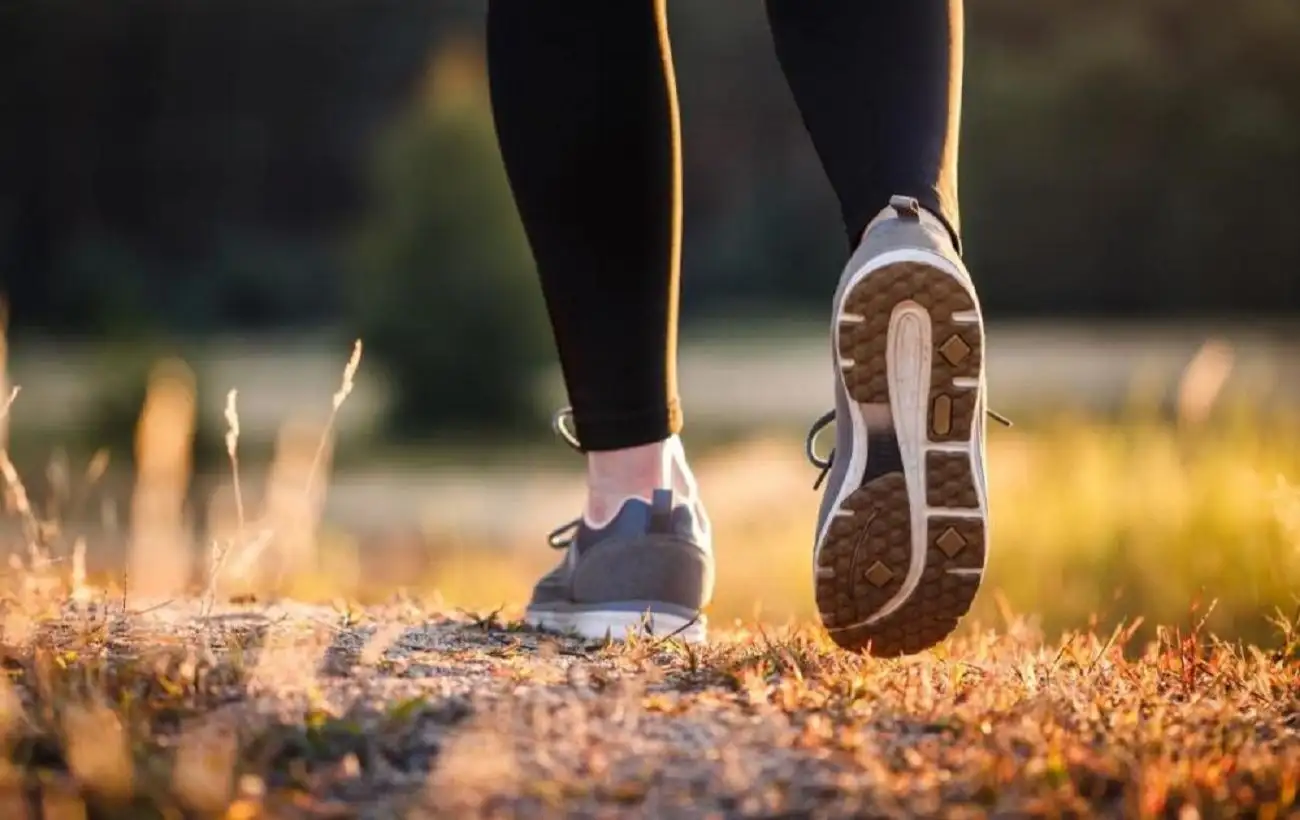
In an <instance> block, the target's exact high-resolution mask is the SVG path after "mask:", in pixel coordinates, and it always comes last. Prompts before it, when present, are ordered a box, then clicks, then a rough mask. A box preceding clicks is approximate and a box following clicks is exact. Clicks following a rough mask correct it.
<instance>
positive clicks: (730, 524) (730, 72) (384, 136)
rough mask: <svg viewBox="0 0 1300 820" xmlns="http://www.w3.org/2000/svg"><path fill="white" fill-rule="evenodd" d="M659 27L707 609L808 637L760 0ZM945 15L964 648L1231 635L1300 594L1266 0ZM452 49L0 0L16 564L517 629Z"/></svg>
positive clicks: (454, 3)
mask: <svg viewBox="0 0 1300 820" xmlns="http://www.w3.org/2000/svg"><path fill="white" fill-rule="evenodd" d="M670 6H671V10H670V16H671V23H672V26H673V48H674V52H675V55H676V58H677V72H678V77H679V85H680V88H679V93H680V96H681V104H682V109H683V120H684V123H683V126H684V137H685V164H686V171H685V173H686V235H685V253H684V276H685V286H684V294H683V299H684V302H683V323H684V324H683V329H682V338H683V343H682V350H681V357H682V361H681V378H682V388H683V391H684V396H685V401H686V411H687V420H688V431H687V434H686V439H687V443H688V446H689V447H690V448H691V450H692V452H693V453H694V454H695V459H696V461H697V464H698V468H697V470H698V472H699V473H700V477H701V480H702V481H703V482H704V490H705V492H706V494H707V495H706V498H707V499H708V500H709V502H710V504H711V510H712V515H713V517H714V519H715V525H716V527H717V529H718V538H719V542H720V543H719V551H720V556H719V560H720V576H721V589H720V592H719V599H718V602H717V604H716V606H715V608H714V616H715V618H720V619H722V620H724V621H725V620H727V619H729V618H733V617H744V618H748V617H753V616H755V615H757V616H758V617H761V618H766V619H772V620H783V619H786V618H790V617H805V616H808V615H809V614H811V613H812V612H814V608H813V606H812V589H811V579H810V577H809V575H810V574H809V573H808V572H807V569H808V568H807V563H808V555H809V545H810V540H811V534H812V526H813V520H814V517H815V511H816V506H817V503H818V494H817V493H816V492H814V491H813V490H812V488H811V484H812V481H813V479H814V477H815V471H814V470H813V469H812V468H811V467H807V466H806V465H805V464H804V463H803V462H802V460H801V438H802V434H803V431H804V430H805V429H806V427H807V425H808V423H810V422H811V421H812V420H813V419H814V418H815V417H816V416H817V415H818V414H819V413H820V412H821V411H822V410H824V409H825V406H826V404H827V401H828V399H829V395H830V393H829V388H830V383H829V370H828V368H827V367H826V366H825V362H824V357H825V355H826V354H825V333H826V329H825V319H826V313H827V309H828V300H829V297H830V292H831V289H832V288H833V283H834V282H835V281H836V277H837V275H838V272H839V269H840V266H841V265H842V263H843V260H844V256H845V253H846V250H847V249H846V248H845V247H844V245H843V241H842V237H841V229H840V227H839V223H838V216H837V213H838V211H837V208H836V205H835V202H834V199H833V197H832V194H831V192H830V189H829V187H828V184H827V182H826V180H825V179H824V177H823V175H822V173H821V170H820V167H819V165H818V163H817V160H816V157H815V155H814V153H813V151H812V148H811V145H810V143H809V141H808V139H807V137H806V135H805V133H804V131H803V129H802V126H801V124H800V122H799V119H798V115H797V112H796V110H795V108H794V104H793V101H792V99H791V96H790V94H789V92H788V91H787V89H786V87H785V85H784V83H783V80H782V78H781V75H780V73H779V70H778V67H777V64H776V61H775V58H774V56H773V54H772V49H771V44H770V38H769V34H768V31H767V28H766V24H765V20H764V17H763V13H762V4H760V3H757V2H740V0H715V1H714V2H710V3H688V2H678V3H675V4H670ZM967 16H968V37H967V49H968V54H967V60H968V64H967V76H966V89H965V101H966V102H965V125H964V132H963V145H962V147H963V158H962V168H961V186H962V199H963V211H964V222H965V230H966V242H967V246H968V247H967V250H968V261H969V263H970V266H971V268H972V269H973V270H974V272H975V275H976V278H977V280H978V281H979V283H980V287H981V297H982V301H983V304H984V310H985V314H986V317H987V319H988V322H989V354H988V355H989V362H990V364H989V376H990V383H991V390H992V402H993V405H994V407H995V408H996V409H999V410H1001V411H1002V412H1003V413H1006V414H1009V415H1011V416H1012V417H1013V418H1015V419H1016V421H1017V422H1018V424H1017V426H1016V427H1015V428H1014V429H1011V430H995V431H993V434H992V435H993V438H992V441H991V444H990V458H991V463H992V478H991V481H992V484H993V487H992V496H993V497H992V505H993V517H994V522H993V527H994V535H993V545H994V553H993V558H992V565H991V570H990V571H991V584H990V585H989V589H988V591H987V594H983V595H982V598H981V601H980V603H979V604H978V607H979V609H980V615H981V618H982V619H983V622H984V623H986V624H988V625H994V626H996V625H998V624H999V622H1000V621H999V619H1000V618H1003V617H1005V616H1006V614H1007V612H1008V611H1010V612H1016V613H1021V614H1027V615H1030V616H1033V617H1034V618H1036V619H1037V620H1039V621H1040V622H1041V623H1042V624H1043V626H1044V627H1045V628H1047V629H1049V630H1051V631H1054V632H1055V631H1059V630H1061V629H1069V628H1078V627H1084V626H1087V625H1088V623H1089V621H1090V620H1097V621H1099V622H1105V623H1117V622H1119V621H1121V620H1125V619H1127V620H1129V621H1132V620H1133V619H1134V618H1137V617H1144V618H1146V619H1148V621H1149V622H1150V623H1155V622H1157V621H1159V622H1161V623H1186V622H1194V621H1196V620H1199V619H1200V618H1201V617H1202V615H1203V614H1204V612H1205V611H1206V610H1207V609H1209V608H1210V602H1211V601H1213V600H1216V599H1217V601H1218V603H1217V606H1215V607H1214V609H1213V612H1212V613H1211V615H1210V621H1209V623H1210V624H1211V625H1212V626H1213V627H1214V628H1216V629H1218V630H1219V631H1220V632H1222V633H1224V634H1226V635H1234V636H1247V637H1252V638H1261V639H1267V637H1268V635H1269V634H1270V631H1271V627H1270V625H1269V624H1268V622H1267V618H1268V616H1270V615H1271V614H1273V613H1274V612H1275V610H1276V608H1278V607H1281V608H1284V609H1288V610H1294V609H1295V608H1296V607H1297V605H1298V602H1297V598H1296V590H1297V589H1298V588H1300V587H1298V583H1300V553H1298V550H1300V495H1297V493H1296V491H1295V490H1293V489H1292V485H1291V483H1290V482H1294V481H1300V426H1297V422H1298V421H1300V413H1297V412H1296V410H1297V404H1298V401H1300V358H1297V356H1295V355H1294V354H1295V353H1296V352H1297V341H1296V338H1295V336H1296V333H1295V331H1296V330H1297V329H1300V323H1298V321H1297V317H1298V316H1300V275H1298V274H1300V230H1297V226H1300V199H1298V198H1297V196H1296V194H1297V193H1298V192H1300V49H1296V48H1295V43H1296V42H1300V6H1298V5H1297V4H1296V3H1295V2H1294V0H1241V2H1238V3H1236V4H1234V6H1233V9H1232V13H1231V14H1225V13H1224V11H1223V8H1222V6H1220V5H1218V4H1211V3H1209V2H1206V1H1205V0H1199V1H1198V2H1189V1H1188V0H1149V2H1145V3H1139V4H1135V3H1125V2H1120V0H1087V1H1086V2H1085V0H1054V2H1050V3H1023V2H1014V0H979V2H974V3H970V4H969V7H968V8H967ZM483 17H484V12H483V4H482V3H481V2H468V1H466V2H461V1H460V0H431V1H430V2H424V3H413V2H405V1H403V2H398V0H365V2H361V0H333V2H328V3H321V2H305V1H304V0H281V2H277V3H271V4H267V3H253V2H248V0H211V1H210V2H203V3H198V2H178V0H136V2H131V3H113V4H104V3H92V2H89V1H88V0H61V2H57V3H47V2H35V0H10V2H6V3H4V4H0V277H3V279H2V282H3V292H4V297H5V304H6V312H5V322H6V340H7V341H6V347H5V349H4V351H3V353H4V358H5V378H6V379H7V380H8V383H9V384H11V385H17V386H21V393H20V394H19V395H18V397H17V398H16V399H15V401H14V403H13V404H12V407H11V409H10V411H9V413H8V415H7V418H6V419H5V425H6V426H7V428H8V429H7V436H6V439H5V441H6V446H7V448H8V449H7V452H8V455H9V460H6V462H5V464H9V463H10V460H11V462H12V465H13V467H14V469H13V470H9V469H6V470H5V472H6V483H7V487H8V500H9V508H10V513H11V516H10V518H9V522H8V526H9V530H8V531H9V533H10V537H9V539H8V541H9V543H10V544H11V546H12V547H13V549H14V552H15V555H20V554H22V555H26V554H27V547H26V546H25V544H27V543H28V542H32V541H35V542H38V543H39V544H40V545H41V547H42V549H43V550H44V551H45V552H46V553H48V556H49V557H51V558H53V559H55V560H63V559H67V560H72V558H73V557H77V556H80V555H81V554H84V555H85V556H86V559H87V561H88V563H89V565H90V570H89V571H90V572H91V574H92V575H93V574H96V573H99V574H101V575H103V576H104V577H106V578H109V579H110V580H111V581H112V582H113V583H124V584H126V585H127V586H129V587H130V588H131V589H132V590H136V591H139V592H140V593H141V594H144V593H145V592H148V591H152V592H154V593H156V594H160V595H161V594H169V590H172V589H174V588H175V587H176V586H177V585H178V584H181V583H187V582H188V583H198V584H200V585H202V584H208V583H209V582H208V581H205V580H203V579H204V578H205V577H215V576H213V574H212V573H213V569H214V567H215V569H216V575H218V576H220V587H221V590H222V591H223V593H224V592H234V591H235V590H237V589H240V590H245V591H256V590H268V589H269V590H272V591H276V592H288V593H290V594H296V595H302V596H315V595H323V596H331V597H343V598H348V597H355V598H363V599H364V598H373V597H376V596H382V595H386V594H388V593H390V592H391V591H392V590H394V589H396V588H398V587H407V588H411V589H413V590H416V591H419V592H420V593H422V594H437V595H440V596H442V598H443V599H444V600H445V601H447V602H448V603H451V604H456V605H465V606H475V607H484V606H487V607H494V606H496V605H499V604H506V605H508V606H515V605H519V604H522V602H523V600H524V599H525V597H526V594H527V590H528V588H529V586H530V585H531V582H532V580H533V578H534V577H535V575H536V574H537V573H539V572H541V571H543V570H545V569H546V568H547V567H548V566H549V565H550V564H551V563H552V562H553V561H554V560H555V558H556V555H555V554H554V553H552V552H550V551H549V550H548V549H547V548H546V545H545V540H544V533H545V531H546V530H547V529H549V528H550V527H552V526H555V525H558V524H559V523H562V522H563V521H565V520H567V519H568V518H569V517H571V516H572V515H573V514H574V513H575V512H576V511H577V509H578V505H579V503H580V500H581V492H582V491H581V484H580V480H581V468H582V463H581V459H580V458H579V457H577V456H576V455H574V454H572V453H570V452H568V451H567V450H566V449H565V448H564V447H563V445H562V444H560V443H559V442H558V441H557V440H555V439H554V438H553V437H552V436H551V434H550V432H549V427H548V416H549V413H550V412H551V411H552V410H553V409H554V408H555V407H558V406H560V405H561V404H562V403H563V400H564V399H563V389H562V386H561V385H560V382H559V379H558V374H557V372H556V370H555V359H554V354H553V351H552V349H551V341H550V336H549V330H548V328H547V326H546V325H545V323H544V320H543V314H542V306H541V301H540V291H539V289H538V287H537V284H536V282H535V281H534V278H533V272H532V267H531V259H530V256H529V252H528V248H527V245H526V244H525V242H524V240H523V236H522V230H521V226H520V225H519V223H518V219H517V216H516V214H515V211H514V206H513V203H512V201H511V199H510V195H509V191H508V189H507V188H506V185H505V181H504V177H503V172H502V169H501V165H500V158H499V156H498V153H497V148H496V143H495V137H494V132H493V128H492V121H491V113H490V108H489V105H488V101H487V96H486V84H485V75H484V65H483V56H482V34H483V32H482V29H483ZM356 339H361V340H363V342H364V353H363V355H362V356H361V359H360V363H359V367H357V366H356V364H357V363H356V361H355V360H354V361H353V362H352V366H351V367H349V368H347V369H348V370H349V371H354V372H351V373H350V374H349V376H347V377H345V367H346V366H347V365H348V363H349V356H352V355H353V353H354V349H353V342H354V340H356ZM470 340H473V343H471V341H470ZM483 340H492V342H493V343H492V344H491V345H488V344H483V343H481V342H482V341H483ZM232 389H235V390H237V391H238V393H237V396H236V397H234V398H232V397H231V396H230V395H229V391H231V390H232ZM336 408H337V413H334V412H333V411H334V410H335V409H336ZM232 422H234V423H232ZM235 427H237V431H236V430H235V429H234V428H235ZM232 433H235V435H232ZM232 449H233V450H234V451H235V453H236V458H235V459H234V460H235V461H237V462H238V472H237V473H236V472H234V471H232V468H231V467H232V465H231V462H232V458H231V455H230V453H231V450H232ZM0 466H3V465H0ZM236 476H237V477H238V480H237V481H236V480H235V478H236ZM19 478H20V479H21V481H22V482H23V485H24V489H25V493H20V492H18V490H17V483H16V479H19ZM506 499H508V500H509V502H510V507H509V509H510V510H511V515H510V516H509V517H503V516H501V515H500V510H501V509H502V502H503V500H506ZM23 560H27V559H23ZM77 561H78V562H79V561H80V558H79V557H77ZM124 572H125V574H124ZM1198 602H1199V603H1198ZM1198 607H1199V608H1198ZM1193 610H1195V611H1196V612H1199V613H1201V614H1193ZM1189 619H1190V620H1189Z"/></svg>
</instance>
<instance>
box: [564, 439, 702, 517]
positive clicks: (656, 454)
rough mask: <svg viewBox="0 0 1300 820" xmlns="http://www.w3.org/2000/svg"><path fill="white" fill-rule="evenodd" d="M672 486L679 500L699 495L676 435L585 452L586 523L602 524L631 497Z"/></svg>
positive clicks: (645, 496) (644, 497)
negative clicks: (601, 450) (600, 450)
mask: <svg viewBox="0 0 1300 820" xmlns="http://www.w3.org/2000/svg"><path fill="white" fill-rule="evenodd" d="M663 489H671V490H672V491H673V492H674V493H676V494H677V501H678V502H679V503H690V502H691V501H693V500H694V499H695V498H696V497H697V495H698V489H697V487H696V484H695V476H694V475H692V473H691V468H690V467H689V466H687V464H686V451H685V449H683V447H682V441H681V439H680V438H678V437H677V436H675V435H673V436H669V437H668V438H666V439H664V440H663V441H657V442H654V443H653V444H642V445H640V446H638V447H629V448H627V449H624V450H607V451H604V452H597V453H588V454H587V509H586V510H585V511H584V513H583V517H584V518H585V519H586V522H587V525H588V526H591V527H603V526H605V525H606V524H608V523H609V522H610V521H611V520H613V518H614V516H616V515H618V511H619V510H621V509H622V508H623V504H624V502H626V501H627V500H628V499H631V498H639V499H641V500H643V501H647V502H648V501H650V500H651V496H652V495H653V494H654V491H655V490H663Z"/></svg>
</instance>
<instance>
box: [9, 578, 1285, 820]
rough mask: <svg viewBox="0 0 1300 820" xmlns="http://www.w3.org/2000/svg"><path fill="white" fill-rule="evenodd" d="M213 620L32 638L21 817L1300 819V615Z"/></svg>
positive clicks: (14, 781) (21, 668) (284, 616)
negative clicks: (1257, 638) (845, 645)
mask: <svg viewBox="0 0 1300 820" xmlns="http://www.w3.org/2000/svg"><path fill="white" fill-rule="evenodd" d="M215 614H216V616H218V617H217V618H216V619H214V618H211V617H207V618H205V617H203V615H202V614H201V613H199V611H198V609H197V608H196V607H188V608H186V607H178V608H169V609H160V610H155V611H154V612H153V613H150V614H149V615H135V616H131V615H129V614H125V613H123V612H122V611H121V610H120V609H117V608H115V607H114V606H113V605H112V604H111V603H104V604H102V605H99V606H97V607H95V608H94V609H93V612H89V611H86V610H84V609H83V610H82V611H80V612H74V611H71V610H68V611H65V612H64V613H63V614H62V616H61V617H56V618H52V619H50V620H47V621H46V622H45V623H44V624H43V625H42V627H41V629H40V630H39V633H38V634H36V635H35V636H33V637H32V638H31V639H30V640H28V641H26V642H24V643H23V645H22V646H21V647H8V648H7V649H6V654H5V657H4V661H3V662H4V664H5V667H6V669H7V670H8V673H9V676H10V681H11V684H10V685H7V686H6V687H5V688H4V689H3V690H2V691H3V698H0V706H3V716H4V721H5V722H4V726H5V728H6V732H5V736H6V738H7V748H8V753H7V759H8V760H9V761H10V765H9V767H8V768H7V769H6V770H4V771H3V772H0V783H2V784H3V785H4V786H5V787H6V788H5V789H4V791H3V792H0V795H3V796H0V802H3V801H5V800H7V801H8V802H7V804H6V805H5V808H4V816H6V817H20V816H23V814H22V812H23V811H24V810H28V811H31V810H33V809H34V807H37V806H43V807H44V810H45V812H46V814H45V816H47V817H52V816H97V817H128V816H129V817H168V816H170V817H182V816H214V817H215V816H224V817H229V818H234V817H242V818H251V817H302V816H312V817H354V816H375V817H379V816H408V817H422V816H446V815H448V814H450V815H452V816H461V815H474V816H609V815H612V814H619V815H622V814H632V815H640V816H698V815H700V814H705V813H710V812H712V813H715V814H721V815H727V816H736V815H744V816H773V815H776V814H782V815H783V816H790V815H791V814H794V815H797V816H808V815H810V814H812V815H815V816H899V817H903V816H927V817H940V816H947V817H973V816H986V815H997V816H1045V817H1052V816H1065V815H1068V816H1080V815H1085V814H1097V815H1102V816H1112V817H1121V816H1123V817H1165V816H1173V817H1192V816H1206V817H1211V816H1213V817H1217V816H1242V815H1248V816H1258V817H1287V816H1297V815H1298V814H1300V804H1297V786H1298V781H1300V635H1298V634H1297V633H1296V629H1297V627H1300V624H1295V623H1290V624H1279V629H1281V630H1283V632H1284V640H1283V645H1282V646H1281V647H1280V648H1279V649H1277V650H1275V651H1271V652H1264V651H1261V650H1258V649H1253V648H1243V647H1240V646H1237V645H1233V644H1226V643H1222V642H1218V641H1215V640H1213V639H1212V638H1210V637H1209V636H1207V635H1205V634H1204V633H1202V632H1198V631H1195V629H1193V630H1190V631H1187V632H1179V631H1177V630H1166V631H1163V632H1162V633H1161V635H1160V638H1159V639H1158V640H1157V641H1154V642H1152V643H1151V644H1149V645H1147V646H1145V647H1141V646H1130V645H1128V642H1129V641H1130V639H1131V633H1130V632H1129V631H1126V630H1117V631H1116V632H1114V633H1112V634H1109V635H1101V634H1097V633H1076V634H1071V635H1069V636H1067V637H1066V638H1065V639H1064V640H1062V641H1060V642H1044V641H1042V639H1041V637H1040V636H1039V635H1038V634H1037V633H1036V632H1035V631H1034V630H1033V629H1032V627H1031V626H1029V625H1028V624H1027V623H1025V622H1022V621H1018V620H1017V621H1014V622H1013V623H1012V625H1011V627H1010V628H1009V629H1008V630H1006V631H1004V632H1002V633H993V632H979V633H978V634H976V635H974V636H973V637H969V638H963V639H961V640H958V641H954V642H952V643H950V644H947V645H945V646H944V647H942V648H941V650H940V651H937V652H935V653H932V654H929V655H926V656H922V657H919V658H913V659H908V660H902V661H882V660H874V659H870V658H863V657H858V656H850V655H846V654H844V653H840V652H837V651H835V650H834V648H833V647H832V646H831V645H829V643H828V642H827V641H826V640H825V639H824V638H823V637H822V636H821V635H820V634H818V633H816V632H815V631H813V630H810V629H806V628H803V629H794V630H785V629H774V630H763V629H757V628H751V629H740V630H734V631H729V632H727V633H725V634H722V635H720V636H718V640H716V641H715V642H714V643H713V644H712V645H711V646H709V647H707V648H702V649H701V648H691V647H688V646H685V645H682V644H679V643H677V642H676V641H673V640H666V641H665V640H659V641H649V640H632V641H629V642H628V643H626V644H621V645H620V644H613V645H601V644H582V643H579V642H575V641H571V640H568V639H560V638H545V637H540V636H537V635H534V634H531V633H529V632H526V631H524V630H522V629H520V628H519V627H518V625H517V624H514V623H511V622H508V621H505V620H503V619H502V618H501V617H500V616H496V615H488V616H481V617H476V618H471V617H467V616H463V615H452V616H448V615H447V614H446V613H442V612H435V611H428V610H426V609H423V608H422V607H420V606H419V605H417V604H415V603H413V602H411V601H397V602H394V603H393V604H391V605H390V606H387V607H382V608H373V609H366V610H360V609H348V610H345V611H338V610H330V609H328V608H309V607H304V606H297V607H284V608H260V609H255V610H252V609H247V608H244V609H232V608H229V607H227V608H224V609H222V610H221V611H219V612H217V613H215ZM1125 650H1127V653H1126V651H1125ZM1126 655H1128V656H1129V657H1126ZM58 811H64V812H74V813H68V814H58V813H57V812H58ZM80 811H89V812H91V814H79V813H75V812H80ZM28 816H37V815H35V814H31V815H28Z"/></svg>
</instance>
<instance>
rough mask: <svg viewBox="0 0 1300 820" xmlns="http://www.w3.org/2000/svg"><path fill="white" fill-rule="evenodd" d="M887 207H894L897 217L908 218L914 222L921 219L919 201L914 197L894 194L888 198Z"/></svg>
mask: <svg viewBox="0 0 1300 820" xmlns="http://www.w3.org/2000/svg"><path fill="white" fill-rule="evenodd" d="M889 207H891V208H893V209H894V213H896V214H897V215H898V218H899V219H910V220H912V221H915V222H919V221H920V219H921V203H920V201H918V200H917V199H916V197H911V196H901V195H899V194H895V195H894V196H891V197H890V198H889Z"/></svg>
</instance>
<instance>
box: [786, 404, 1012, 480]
mask: <svg viewBox="0 0 1300 820" xmlns="http://www.w3.org/2000/svg"><path fill="white" fill-rule="evenodd" d="M984 412H986V413H988V416H989V418H991V419H993V420H994V421H996V422H997V423H999V424H1001V425H1003V426H1005V427H1011V426H1012V423H1011V419H1009V418H1007V417H1006V416H1004V415H1002V414H1001V413H998V412H995V411H993V410H985V411H984ZM833 421H835V411H834V410H829V411H827V412H826V413H825V414H823V415H822V416H821V417H820V418H818V419H817V420H816V421H814V422H813V425H812V428H811V429H809V430H808V437H807V438H806V439H804V443H803V452H804V455H805V456H807V457H808V461H809V462H810V463H811V464H812V465H813V466H814V467H816V468H818V469H819V470H821V472H820V473H819V474H818V475H817V480H816V481H814V482H813V489H814V490H817V489H821V486H822V483H823V482H825V481H826V476H828V475H830V473H831V465H832V464H833V463H834V462H835V449H834V448H831V451H830V452H829V453H827V454H826V458H822V457H821V456H819V455H817V437H818V436H820V435H821V433H822V431H823V430H825V429H826V428H827V427H829V426H830V424H831V422H833Z"/></svg>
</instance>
